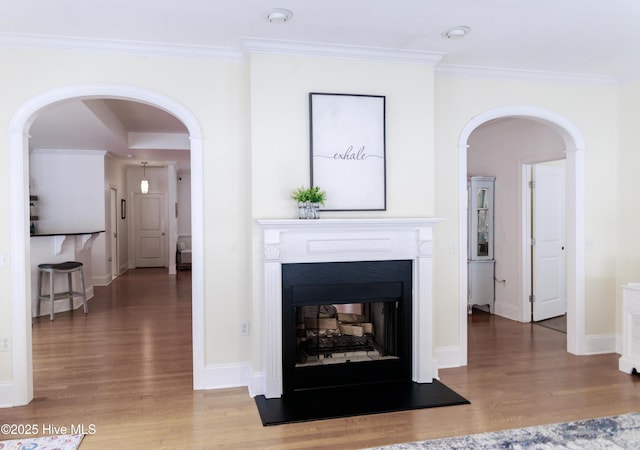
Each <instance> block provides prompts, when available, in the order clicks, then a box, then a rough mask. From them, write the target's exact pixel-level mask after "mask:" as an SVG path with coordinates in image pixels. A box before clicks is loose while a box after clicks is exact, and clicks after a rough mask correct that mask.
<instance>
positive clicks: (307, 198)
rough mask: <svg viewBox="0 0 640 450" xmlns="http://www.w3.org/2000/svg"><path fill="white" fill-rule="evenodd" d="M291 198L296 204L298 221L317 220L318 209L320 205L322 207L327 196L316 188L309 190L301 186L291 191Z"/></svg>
mask: <svg viewBox="0 0 640 450" xmlns="http://www.w3.org/2000/svg"><path fill="white" fill-rule="evenodd" d="M291 198H292V199H293V200H295V201H296V202H298V217H299V218H300V219H318V218H319V217H320V216H319V215H318V209H319V208H320V205H324V201H325V200H326V199H327V194H326V192H324V191H322V190H321V189H320V187H318V186H313V187H310V188H305V187H304V186H303V187H299V188H298V189H296V190H295V191H293V193H292V194H291Z"/></svg>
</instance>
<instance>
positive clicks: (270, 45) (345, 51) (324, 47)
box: [243, 38, 445, 66]
mask: <svg viewBox="0 0 640 450" xmlns="http://www.w3.org/2000/svg"><path fill="white" fill-rule="evenodd" d="M243 43H244V48H245V50H246V52H247V53H248V54H269V55H288V56H305V57H317V58H334V59H355V60H364V61H376V62H385V63H401V64H424V65H429V66H435V65H436V64H438V63H439V62H440V61H441V60H442V58H443V57H444V56H445V54H444V53H441V52H425V51H420V50H403V49H394V48H379V47H365V46H357V45H340V44H324V43H318V42H301V41H284V40H278V39H260V38H245V39H243Z"/></svg>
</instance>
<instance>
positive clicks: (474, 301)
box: [467, 177, 495, 313]
mask: <svg viewBox="0 0 640 450" xmlns="http://www.w3.org/2000/svg"><path fill="white" fill-rule="evenodd" d="M494 188H495V178H494V177H470V178H469V180H468V187H467V191H468V195H469V199H468V214H469V218H468V219H469V223H468V230H469V236H468V245H469V248H468V264H467V266H468V271H469V272H468V283H469V286H468V312H469V313H471V307H472V306H473V305H488V306H489V311H490V312H491V313H493V309H494V298H495V284H494V277H495V260H494V258H493V250H494V229H493V216H494V198H495V194H494Z"/></svg>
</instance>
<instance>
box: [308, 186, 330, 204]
mask: <svg viewBox="0 0 640 450" xmlns="http://www.w3.org/2000/svg"><path fill="white" fill-rule="evenodd" d="M308 192H309V201H310V202H311V203H319V204H321V205H324V201H325V200H326V199H327V193H326V192H324V191H321V190H320V188H319V187H318V186H313V187H310V188H309V189H308Z"/></svg>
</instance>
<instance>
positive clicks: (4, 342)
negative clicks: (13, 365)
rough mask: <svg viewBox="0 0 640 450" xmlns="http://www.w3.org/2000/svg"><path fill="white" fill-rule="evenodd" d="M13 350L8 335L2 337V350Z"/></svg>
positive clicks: (0, 349)
mask: <svg viewBox="0 0 640 450" xmlns="http://www.w3.org/2000/svg"><path fill="white" fill-rule="evenodd" d="M9 350H11V341H10V340H9V338H8V337H1V338H0V352H8V351H9Z"/></svg>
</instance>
